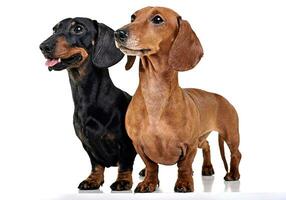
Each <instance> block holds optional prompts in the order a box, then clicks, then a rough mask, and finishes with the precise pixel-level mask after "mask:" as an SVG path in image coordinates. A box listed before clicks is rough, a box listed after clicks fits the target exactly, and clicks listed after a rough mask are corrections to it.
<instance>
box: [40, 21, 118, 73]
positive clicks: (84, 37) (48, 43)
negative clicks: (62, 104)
mask: <svg viewBox="0 0 286 200" xmlns="http://www.w3.org/2000/svg"><path fill="white" fill-rule="evenodd" d="M113 35H114V31H113V30H112V29H111V28H109V27H108V26H106V25H105V24H102V23H97V21H95V20H91V19H88V18H73V19H72V18H67V19H64V20H62V21H61V22H59V23H58V24H57V25H55V26H54V28H53V34H52V35H51V36H50V37H49V38H48V39H47V40H45V41H44V42H43V43H41V45H40V49H41V51H42V53H43V55H44V56H45V58H46V59H47V62H46V65H47V66H48V69H49V70H50V71H51V70H63V69H67V68H80V67H81V66H82V65H83V64H84V63H86V62H89V61H90V62H92V64H93V65H94V66H96V67H99V68H105V67H110V66H112V65H114V64H116V63H117V62H119V61H120V60H121V59H122V58H123V54H122V53H121V52H120V51H119V50H118V49H117V48H116V46H115V43H114V38H113Z"/></svg>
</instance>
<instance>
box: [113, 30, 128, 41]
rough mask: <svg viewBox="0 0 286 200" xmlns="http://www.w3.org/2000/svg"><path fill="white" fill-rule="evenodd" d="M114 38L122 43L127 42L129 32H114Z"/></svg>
mask: <svg viewBox="0 0 286 200" xmlns="http://www.w3.org/2000/svg"><path fill="white" fill-rule="evenodd" d="M114 36H115V38H116V39H117V40H119V41H120V42H126V40H127V38H128V31H127V30H124V29H118V30H117V31H115V32H114Z"/></svg>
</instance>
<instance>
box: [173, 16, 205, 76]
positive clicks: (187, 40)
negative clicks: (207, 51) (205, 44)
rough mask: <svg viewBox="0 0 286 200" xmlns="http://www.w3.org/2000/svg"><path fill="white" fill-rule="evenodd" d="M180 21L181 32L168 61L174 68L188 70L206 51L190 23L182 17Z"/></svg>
mask: <svg viewBox="0 0 286 200" xmlns="http://www.w3.org/2000/svg"><path fill="white" fill-rule="evenodd" d="M178 21H179V32H178V34H177V37H176V38H175V40H174V42H173V44H172V47H171V49H170V52H169V60H168V63H169V65H170V66H172V68H173V69H174V70H177V71H186V70H189V69H192V68H194V67H195V66H196V64H198V62H199V61H200V59H201V57H202V56H203V54H204V53H203V48H202V46H201V43H200V41H199V39H198V38H197V36H196V34H195V32H194V31H193V30H192V28H191V26H190V24H189V23H188V22H187V21H186V20H182V19H180V18H179V19H178Z"/></svg>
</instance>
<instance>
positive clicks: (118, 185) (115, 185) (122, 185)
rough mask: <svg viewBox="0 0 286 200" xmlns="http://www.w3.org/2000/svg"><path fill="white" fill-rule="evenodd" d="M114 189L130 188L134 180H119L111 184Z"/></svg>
mask: <svg viewBox="0 0 286 200" xmlns="http://www.w3.org/2000/svg"><path fill="white" fill-rule="evenodd" d="M110 188H111V190H113V191H122V190H130V189H131V188H132V182H130V181H127V180H117V181H115V182H114V183H112V185H111V186H110Z"/></svg>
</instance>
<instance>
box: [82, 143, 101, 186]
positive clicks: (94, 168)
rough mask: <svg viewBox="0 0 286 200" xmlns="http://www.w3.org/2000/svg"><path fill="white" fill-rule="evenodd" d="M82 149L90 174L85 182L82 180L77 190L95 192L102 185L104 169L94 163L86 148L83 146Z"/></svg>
mask: <svg viewBox="0 0 286 200" xmlns="http://www.w3.org/2000/svg"><path fill="white" fill-rule="evenodd" d="M83 148H84V149H85V150H86V152H87V154H88V156H89V159H90V162H91V173H90V175H89V176H88V177H87V178H86V179H85V180H83V181H82V182H81V183H80V184H79V186H78V189H80V190H96V189H98V188H99V187H100V186H101V185H102V184H103V183H104V169H105V167H104V166H102V165H99V164H97V163H96V162H95V159H94V158H93V156H92V154H91V153H90V152H89V151H88V149H87V148H86V146H84V145H83Z"/></svg>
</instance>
